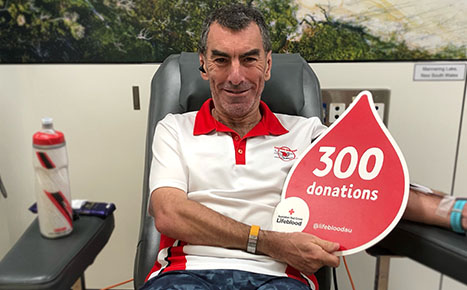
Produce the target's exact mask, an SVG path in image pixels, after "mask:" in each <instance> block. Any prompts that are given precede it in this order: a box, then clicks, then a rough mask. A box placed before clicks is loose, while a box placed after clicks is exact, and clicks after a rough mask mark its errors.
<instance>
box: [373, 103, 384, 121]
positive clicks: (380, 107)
mask: <svg viewBox="0 0 467 290" xmlns="http://www.w3.org/2000/svg"><path fill="white" fill-rule="evenodd" d="M375 109H376V112H378V114H379V117H380V118H381V120H384V103H375Z"/></svg>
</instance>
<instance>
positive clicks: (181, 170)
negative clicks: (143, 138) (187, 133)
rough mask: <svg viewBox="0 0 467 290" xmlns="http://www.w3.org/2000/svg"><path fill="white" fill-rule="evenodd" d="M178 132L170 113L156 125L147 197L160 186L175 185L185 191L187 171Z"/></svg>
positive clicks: (174, 119)
mask: <svg viewBox="0 0 467 290" xmlns="http://www.w3.org/2000/svg"><path fill="white" fill-rule="evenodd" d="M179 132H180V131H179V129H178V124H177V122H176V118H175V117H174V115H172V114H169V115H167V116H166V117H165V118H164V119H163V120H161V121H160V122H159V123H158V124H157V125H156V129H155V133H154V139H153V142H152V154H153V157H152V161H151V171H150V174H149V189H150V193H149V194H150V196H149V197H151V194H152V192H153V191H154V190H156V189H157V188H160V187H175V188H178V189H181V190H183V191H185V192H187V187H188V186H187V184H188V171H187V166H186V162H185V161H184V158H183V154H182V153H183V151H182V144H181V142H180V134H179Z"/></svg>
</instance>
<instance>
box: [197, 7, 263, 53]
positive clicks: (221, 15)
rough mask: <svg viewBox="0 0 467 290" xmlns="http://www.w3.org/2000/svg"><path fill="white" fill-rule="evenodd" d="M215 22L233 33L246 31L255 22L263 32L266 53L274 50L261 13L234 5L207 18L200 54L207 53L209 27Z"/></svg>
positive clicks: (200, 42) (200, 43) (216, 11)
mask: <svg viewBox="0 0 467 290" xmlns="http://www.w3.org/2000/svg"><path fill="white" fill-rule="evenodd" d="M214 22H217V23H219V24H220V25H221V26H223V27H226V28H228V29H231V30H233V31H241V30H242V29H245V28H246V27H247V26H248V25H249V24H250V23H251V22H255V23H256V24H257V25H258V27H259V30H260V32H261V37H262V39H263V47H264V51H266V52H269V51H271V49H272V47H271V38H270V36H269V30H268V27H267V26H266V22H265V21H264V18H263V15H262V14H261V12H259V10H258V9H256V8H253V7H247V6H245V5H242V4H233V5H229V6H224V7H221V8H218V9H216V10H214V11H213V12H212V13H211V14H210V15H209V16H208V17H207V18H206V20H205V21H204V24H203V31H202V32H201V38H200V40H199V43H198V52H199V53H202V54H205V53H206V49H207V41H208V33H209V27H210V26H211V24H212V23H214Z"/></svg>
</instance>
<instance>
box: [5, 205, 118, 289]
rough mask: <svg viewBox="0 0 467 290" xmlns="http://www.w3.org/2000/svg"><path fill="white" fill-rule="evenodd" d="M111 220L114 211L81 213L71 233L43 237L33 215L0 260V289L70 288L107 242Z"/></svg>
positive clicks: (112, 226)
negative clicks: (96, 214) (95, 214)
mask: <svg viewBox="0 0 467 290" xmlns="http://www.w3.org/2000/svg"><path fill="white" fill-rule="evenodd" d="M114 223H115V221H114V216H113V214H112V215H110V216H108V217H106V218H105V219H102V218H99V217H91V216H81V217H80V219H78V220H76V221H74V222H73V227H74V228H73V232H72V233H71V235H69V236H66V237H63V238H59V239H46V238H44V237H42V236H41V234H40V231H39V224H38V220H37V218H36V219H35V220H34V221H33V222H32V224H31V225H30V226H29V228H28V229H27V230H26V231H25V232H24V234H23V235H22V236H21V238H20V239H19V240H18V241H17V242H16V244H15V245H14V246H13V248H12V249H11V250H10V251H9V252H8V253H7V254H6V256H5V257H4V258H3V259H2V261H1V262H0V289H1V290H6V289H8V290H29V289H35V290H49V289H50V290H52V289H54V290H56V289H70V288H71V286H72V285H73V283H74V282H75V281H76V280H77V279H78V278H79V277H81V276H82V274H83V273H84V270H86V268H87V267H88V266H89V265H90V264H92V263H93V262H94V259H95V258H96V256H97V254H99V252H100V251H101V250H102V248H103V247H104V245H105V244H106V243H107V241H108V240H109V238H110V235H111V234H112V231H113V229H114V226H115V224H114Z"/></svg>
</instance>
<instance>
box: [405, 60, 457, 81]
mask: <svg viewBox="0 0 467 290" xmlns="http://www.w3.org/2000/svg"><path fill="white" fill-rule="evenodd" d="M465 72H466V64H465V63H456V64H453V63H434V64H422V63H417V64H415V66H414V77H413V79H414V81H463V80H465Z"/></svg>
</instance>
